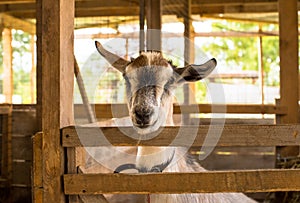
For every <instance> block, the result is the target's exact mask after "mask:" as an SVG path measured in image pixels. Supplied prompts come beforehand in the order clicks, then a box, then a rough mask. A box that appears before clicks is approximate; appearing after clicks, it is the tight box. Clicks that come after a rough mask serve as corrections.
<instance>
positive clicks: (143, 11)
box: [0, 0, 300, 203]
mask: <svg viewBox="0 0 300 203" xmlns="http://www.w3.org/2000/svg"><path fill="white" fill-rule="evenodd" d="M299 9H300V4H299V1H297V0H222V1H220V0H175V1H172V0H128V1H126V0H110V1H104V0H55V1H53V0H1V1H0V28H1V32H2V38H1V42H2V44H1V46H0V49H1V50H2V58H0V59H1V60H0V62H2V65H1V66H0V75H2V76H0V81H1V82H2V84H1V86H0V93H1V95H0V102H1V104H0V123H1V125H0V135H1V168H0V171H1V173H0V175H1V178H0V183H1V189H0V202H3V203H6V202H7V203H12V202H16V203H17V202H18V203H27V202H28V203H29V202H36V203H58V202H61V203H63V202H66V203H67V202H69V203H75V202H93V203H94V202H101V203H102V202H108V201H107V199H106V198H108V197H110V196H111V195H116V194H121V195H123V194H138V195H143V196H145V198H144V201H145V202H151V198H150V197H151V196H150V195H149V194H190V193H193V194H196V193H199V194H200V193H225V194H227V193H235V192H238V193H244V194H246V195H247V196H249V197H251V198H252V199H255V200H256V201H257V202H268V203H288V202H290V203H296V202H300V148H299V146H300V125H298V122H299V96H300V95H299V84H298V83H299V82H298V81H299V53H298V52H299V51H298V49H299V40H298V35H299V34H298V27H299V23H298V18H299V17H298V10H299ZM215 21H218V22H220V24H219V27H218V29H215V30H214V29H211V27H209V26H211V24H213V23H214V22H215ZM196 22H198V24H197V23H196ZM227 22H239V23H241V24H243V23H252V24H254V25H255V26H254V27H255V29H257V30H250V31H249V30H248V31H239V30H233V29H231V28H225V27H222V26H223V24H225V23H227ZM167 23H169V24H172V25H174V24H176V23H177V24H180V25H179V27H163V25H165V24H167ZM222 23H223V24H222ZM252 24H251V25H252ZM121 25H122V26H123V28H124V29H123V31H122V29H121ZM206 25H209V26H208V27H207V26H206ZM221 25H222V26H221ZM239 25H240V24H239ZM265 25H271V26H268V29H269V28H270V27H271V28H272V29H271V28H270V29H271V30H268V29H267V28H266V27H267V26H265ZM180 26H181V27H180ZM83 28H93V29H94V30H97V29H98V30H97V31H96V32H95V31H94V30H93V32H91V30H88V29H83ZM273 28H274V29H273ZM277 28H278V29H277ZM81 29H82V30H81ZM105 29H106V31H105ZM177 29H178V30H181V31H180V32H178V33H176V34H172V33H173V31H174V30H177ZM196 29H199V30H200V31H196ZM80 30H81V31H80ZM107 30H108V31H107ZM124 30H125V31H124ZM14 33H17V34H18V33H27V34H26V37H24V36H23V35H18V36H22V37H20V38H19V39H15V38H14V36H15V34H14ZM176 37H177V38H178V39H179V41H180V40H181V41H180V43H178V44H176V43H175V45H174V41H172V40H170V41H169V44H168V43H167V45H166V46H167V47H168V46H169V50H168V51H169V55H172V52H173V56H174V55H177V56H176V57H177V58H179V59H178V61H179V62H178V63H181V65H187V64H193V63H196V62H195V61H196V58H200V56H199V55H200V54H199V51H196V50H199V49H196V48H195V46H194V42H195V43H196V40H197V39H199V38H201V39H204V41H207V42H208V41H211V42H212V44H218V43H219V42H220V41H218V40H216V39H217V38H218V37H219V38H222V39H223V41H222V42H225V44H226V40H228V39H231V38H237V37H241V38H244V39H247V38H249V39H250V38H251V39H255V42H257V46H256V48H255V54H254V53H253V55H255V57H254V59H253V61H254V60H256V61H255V64H257V66H258V67H255V68H254V67H253V68H252V69H251V67H250V68H249V69H247V70H255V71H248V72H246V71H243V70H242V69H243V68H241V69H239V70H238V71H237V69H233V71H231V72H226V70H227V69H226V70H225V72H222V73H219V74H212V75H211V77H208V79H207V84H206V86H207V87H206V89H210V88H213V87H214V86H213V85H215V84H216V83H218V84H219V86H216V87H220V84H221V85H223V87H224V91H225V90H226V91H227V90H230V89H233V88H232V86H228V87H227V86H226V85H227V84H228V83H229V82H228V81H230V82H232V81H234V82H236V81H240V80H247V82H248V83H247V84H250V85H253V84H255V85H256V86H257V87H258V89H257V90H258V92H259V94H258V95H257V96H253V97H254V99H257V102H252V100H251V101H250V102H247V103H246V102H240V103H235V102H234V101H233V102H225V100H224V99H223V100H222V101H221V102H220V101H219V100H218V99H216V100H218V101H217V102H216V101H215V100H214V98H213V96H211V99H207V100H206V101H205V102H204V103H203V102H202V103H199V102H198V99H197V98H196V97H199V98H200V97H201V98H204V96H201V95H200V96H197V95H198V94H197V91H198V89H199V87H198V86H197V85H195V84H194V83H193V84H191V83H188V84H185V85H184V86H183V87H182V89H180V91H181V92H180V93H179V95H180V96H178V98H179V99H178V100H181V102H177V103H175V102H174V106H173V108H174V112H173V113H174V119H175V126H168V127H165V128H163V129H162V130H161V131H160V133H159V134H158V135H156V136H155V137H152V138H151V139H146V140H140V139H137V138H134V137H131V136H127V135H126V133H124V129H125V131H126V130H129V132H133V131H132V127H130V126H126V127H123V128H124V129H123V128H119V127H117V126H116V125H112V123H111V122H110V121H107V120H111V119H112V118H114V119H115V118H116V117H123V116H127V115H128V110H126V109H127V105H126V104H125V100H124V98H123V96H122V95H123V92H124V91H123V90H120V89H122V88H121V87H124V85H123V86H122V84H121V83H119V82H118V81H119V80H122V76H120V75H118V74H116V72H115V71H112V70H113V69H105V70H104V72H105V71H106V73H105V74H106V76H105V77H106V79H107V80H108V81H106V82H105V83H103V85H102V86H104V87H105V88H106V89H108V90H109V92H110V95H109V96H103V95H104V92H105V91H104V90H103V91H98V92H97V94H98V95H99V96H98V97H99V98H100V97H101V96H102V97H101V99H102V100H97V99H93V98H92V99H91V98H90V97H89V94H90V93H89V91H94V92H95V91H96V89H97V88H98V87H99V86H100V85H99V84H98V83H97V84H95V90H94V89H92V88H90V86H89V85H87V83H88V82H90V81H92V82H93V80H99V79H93V78H92V79H90V81H87V80H86V78H85V77H84V76H82V75H84V73H83V72H84V69H85V71H87V72H88V71H90V70H91V69H93V64H94V63H91V64H92V65H90V64H86V63H85V59H83V58H81V55H80V54H86V53H88V52H91V53H92V52H96V48H95V45H94V41H96V40H98V41H101V42H102V44H103V45H104V47H109V42H108V40H111V39H122V41H115V43H114V45H116V44H117V48H116V50H115V51H113V52H114V53H116V54H118V55H122V56H124V58H130V57H132V56H135V57H136V56H137V55H134V54H138V52H139V51H145V50H151V51H154V50H155V51H157V50H158V51H161V52H163V51H164V49H165V48H162V44H163V43H164V39H171V38H172V39H175V38H176ZM265 37H275V38H276V39H277V42H278V46H275V45H274V47H272V46H273V45H270V44H269V46H268V47H269V49H270V50H271V51H274V50H275V51H274V53H277V52H276V51H278V54H277V55H276V56H274V58H275V60H274V61H276V60H277V63H278V75H277V76H276V77H278V81H277V83H276V84H277V85H278V88H277V89H278V96H274V98H273V97H272V99H271V100H272V101H271V103H269V102H266V100H267V96H265V95H266V94H267V93H266V92H267V91H264V86H265V85H264V82H265V81H266V79H265V77H267V76H266V74H265V69H266V67H264V64H267V63H272V62H273V59H271V58H269V59H268V60H265V58H264V57H265V55H266V54H265V53H264V50H265V49H264V48H263V46H266V44H268V43H269V42H265V43H263V39H264V38H265ZM177 38H176V40H178V39H177ZM83 39H85V40H90V41H89V42H92V44H91V43H89V42H87V43H86V41H81V42H80V43H79V42H78V41H80V40H83ZM76 40H77V41H76ZM24 41H26V46H25V45H24V47H26V50H27V52H28V53H29V54H23V55H22V51H20V50H19V52H18V53H19V55H18V54H16V50H17V49H18V48H17V47H18V46H19V45H20V44H22V43H23V42H24ZM106 42H108V43H107V44H105V43H106ZM74 44H75V45H74ZM237 44H239V42H237ZM27 45H28V46H27ZM135 45H136V46H135ZM171 45H172V46H174V48H173V47H171V48H170V46H171ZM118 46H119V47H118ZM197 46H200V48H201V45H197ZM224 46H225V45H224ZM226 46H227V47H229V50H231V52H232V54H233V55H234V54H235V53H236V60H239V58H242V55H243V54H241V52H234V50H235V48H234V47H233V45H232V44H231V45H230V43H227V44H226ZM230 46H231V47H233V48H231V49H230ZM130 47H135V48H134V49H133V50H136V53H131V52H132V51H131V50H129V49H130ZM110 48H111V47H110ZM177 49H180V50H181V52H176V53H174V52H175V51H174V50H177ZM90 50H91V51H90ZM208 50H209V49H208ZM221 52H222V50H221V51H220V53H221ZM20 53H21V54H20ZM212 53H213V52H212ZM104 55H105V54H104ZM224 55H226V54H223V55H221V56H224ZM250 55H251V54H250ZM97 56H98V57H100V55H97ZM201 57H202V56H201ZM215 57H216V58H217V56H215ZM224 57H225V56H224ZM90 58H93V57H90ZM177 58H175V61H176V60H177ZM204 58H205V57H204ZM249 58H250V59H249V66H251V64H253V63H252V58H251V56H250V57H249ZM225 59H226V58H221V59H218V58H217V60H218V64H220V65H218V66H223V65H224V64H225ZM101 60H103V59H101ZM172 60H173V61H174V59H172ZM222 60H223V62H224V63H222ZM250 60H251V61H250ZM27 61H28V63H27ZM202 62H203V61H202ZM198 63H199V62H198ZM16 64H19V65H18V67H20V69H22V66H25V65H26V64H27V66H28V64H29V66H30V68H29V70H26V71H27V73H28V79H27V83H26V84H28V88H27V89H24V90H22V91H19V93H18V94H27V95H28V98H29V99H27V100H26V102H24V99H23V101H17V99H18V97H16V96H15V95H16V91H15V89H16V88H18V85H20V84H19V83H16V82H15V81H16V80H21V79H22V77H23V76H20V75H19V76H18V75H16V74H15V72H16V71H17V69H18V68H17V67H16V66H17V65H16ZM99 64H100V63H99ZM104 64H105V63H104ZM236 64H238V63H236ZM102 65H103V63H102V62H101V64H100V65H99V66H102ZM106 66H107V64H106ZM224 66H226V65H224ZM268 67H269V66H268ZM270 69H272V71H274V69H276V67H273V66H270ZM26 71H25V72H26ZM94 73H95V72H92V71H90V75H92V76H97V74H94ZM97 73H99V74H100V75H99V78H100V76H101V77H102V75H101V74H102V73H103V72H101V71H100V72H97ZM272 73H273V72H272ZM275 73H277V72H275ZM103 74H104V73H103ZM26 77H27V76H26ZM97 77H98V76H97ZM20 78H21V79H20ZM120 78H121V79H120ZM220 81H221V82H220ZM222 81H226V82H223V83H222ZM88 84H90V83H88ZM204 86H205V85H204ZM225 86H226V87H227V88H225ZM78 87H79V88H78ZM112 87H119V89H117V90H114V91H112ZM243 87H244V86H242V85H240V84H239V85H238V87H237V89H236V90H234V91H238V90H240V92H239V93H238V94H240V95H243V93H244V92H246V90H244V89H242V88H243ZM247 87H248V86H247ZM197 88H198V89H197ZM200 88H202V87H200ZM123 89H125V88H123ZM204 89H205V88H204ZM14 91H15V92H14ZM122 91H123V92H122ZM226 91H225V93H224V94H225V95H226ZM234 91H233V93H232V95H234ZM94 92H92V94H94ZM195 92H196V93H195ZM77 94H78V95H79V96H78V98H75V97H76V96H74V95H77ZM95 94H96V93H95ZM217 94H218V93H217ZM247 94H248V95H250V94H251V92H250V93H245V95H247ZM195 95H196V96H195ZM107 97H110V98H109V99H108V98H107ZM224 97H225V96H224ZM230 97H231V98H232V97H233V96H229V98H228V99H230ZM242 97H246V96H242ZM247 97H248V96H247ZM1 98H3V99H2V100H1ZM217 98H219V97H217ZM249 98H250V96H249ZM251 98H252V97H251ZM78 101H79V102H78ZM120 101H121V102H120ZM228 101H229V100H228ZM220 115H221V116H220ZM249 115H251V116H250V117H251V119H249ZM199 120H200V122H198V121H199ZM100 121H101V123H103V125H100V127H99V125H91V124H90V123H96V122H100ZM99 132H101V133H100V134H101V136H99ZM126 132H128V131H126ZM178 132H181V133H180V134H179V133H178ZM191 134H195V136H194V138H193V140H192V141H191V142H188V141H187V140H189V138H190V137H189V136H191ZM207 134H213V135H215V137H214V138H212V139H211V140H207V139H206V135H207ZM82 135H84V136H82ZM102 135H103V136H104V137H103V136H102ZM216 137H217V138H216ZM86 138H87V139H86ZM215 139H217V140H215ZM174 140H175V141H174ZM108 146H110V147H111V146H114V147H124V146H127V147H137V146H147V147H149V146H152V147H163V146H169V147H170V146H173V147H174V146H176V147H187V148H188V151H187V152H186V153H188V154H189V155H190V156H192V157H194V158H195V159H196V160H197V162H198V163H200V164H201V165H202V166H203V167H204V168H206V169H208V171H196V172H166V173H159V172H158V173H143V174H141V173H139V174H136V173H106V172H103V173H102V172H95V171H93V169H91V168H89V169H87V165H89V164H91V162H93V164H94V162H96V161H95V160H93V159H92V158H91V155H89V153H87V151H88V150H89V149H90V148H93V147H102V148H103V147H108ZM203 146H205V147H206V148H207V149H208V148H209V149H208V151H205V149H204V148H201V147H203ZM210 149H211V150H210ZM103 155H105V154H103ZM200 157H204V158H203V159H201V160H200ZM113 202H117V201H113ZM124 202H128V200H127V201H124ZM129 202H130V201H129ZM204 202H205V201H204Z"/></svg>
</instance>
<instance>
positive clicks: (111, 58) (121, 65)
mask: <svg viewBox="0 0 300 203" xmlns="http://www.w3.org/2000/svg"><path fill="white" fill-rule="evenodd" d="M95 45H96V48H97V50H98V52H99V54H100V55H101V56H103V57H104V58H105V59H106V60H107V61H108V62H109V63H110V64H111V65H112V66H113V67H114V68H115V69H117V70H118V71H120V72H121V73H124V72H125V68H126V66H127V65H128V64H129V63H130V62H129V61H127V60H125V59H123V58H121V57H119V56H117V55H116V54H113V53H111V52H109V51H108V50H106V49H104V47H103V46H102V44H101V43H100V42H98V41H95Z"/></svg>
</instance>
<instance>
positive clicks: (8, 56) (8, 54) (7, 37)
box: [2, 28, 13, 103]
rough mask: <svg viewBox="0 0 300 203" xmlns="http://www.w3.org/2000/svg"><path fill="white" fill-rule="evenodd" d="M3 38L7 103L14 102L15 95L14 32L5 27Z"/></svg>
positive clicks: (4, 86) (4, 92)
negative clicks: (13, 66)
mask: <svg viewBox="0 0 300 203" xmlns="http://www.w3.org/2000/svg"><path fill="white" fill-rule="evenodd" d="M2 40H3V73H4V74H3V94H4V96H5V103H12V96H13V69H12V46H11V42H12V34H11V29H8V28H4V29H3V31H2Z"/></svg>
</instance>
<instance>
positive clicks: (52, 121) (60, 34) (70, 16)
mask: <svg viewBox="0 0 300 203" xmlns="http://www.w3.org/2000/svg"><path fill="white" fill-rule="evenodd" d="M74 7H75V6H74V0H72V1H69V0H58V1H52V0H39V1H37V13H38V19H37V20H38V22H37V26H38V27H37V30H38V52H37V53H38V61H37V62H38V67H37V69H38V77H41V78H39V79H38V84H37V86H38V87H41V88H39V95H38V107H39V109H38V110H41V114H39V119H40V120H41V121H40V123H39V125H40V126H39V128H40V129H41V130H42V132H43V146H42V151H43V160H42V161H43V173H42V175H43V176H42V182H43V202H53V203H59V202H65V201H66V198H65V195H64V193H63V189H62V178H61V176H62V174H63V172H64V156H63V148H62V147H61V144H60V128H62V127H64V126H67V125H70V124H72V123H73V122H72V119H73V114H72V107H73V104H72V100H73V96H72V94H73V85H74V84H73V80H74V54H73V40H74V39H73V31H74Z"/></svg>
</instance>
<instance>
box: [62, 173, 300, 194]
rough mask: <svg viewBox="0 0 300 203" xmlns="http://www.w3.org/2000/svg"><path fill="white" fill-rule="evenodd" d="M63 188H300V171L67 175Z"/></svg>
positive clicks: (156, 190) (89, 190)
mask: <svg viewBox="0 0 300 203" xmlns="http://www.w3.org/2000/svg"><path fill="white" fill-rule="evenodd" d="M99 183H105V184H99ZM153 183H164V184H153ZM64 189H65V193H66V194H103V193H117V194H121V193H126V194H127V193H138V194H147V193H211V192H249V193H251V192H274V191H300V170H299V169H298V170H292V169H289V170H276V169H270V170H243V171H226V172H225V171H214V172H212V171H208V172H201V173H159V174H66V175H64Z"/></svg>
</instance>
